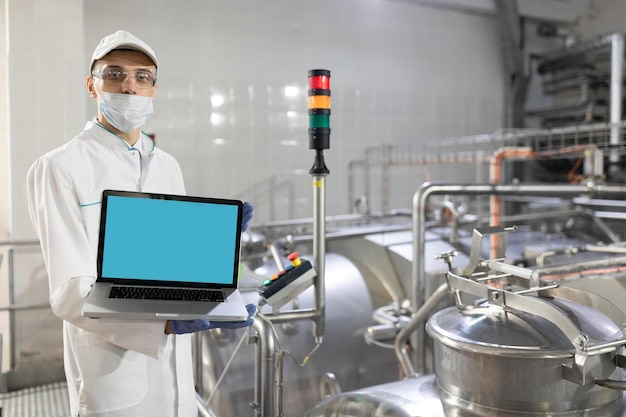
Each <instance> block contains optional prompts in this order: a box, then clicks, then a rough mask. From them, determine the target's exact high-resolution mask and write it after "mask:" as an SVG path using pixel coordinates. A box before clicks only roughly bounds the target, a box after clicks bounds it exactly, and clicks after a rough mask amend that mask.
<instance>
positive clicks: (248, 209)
mask: <svg viewBox="0 0 626 417" xmlns="http://www.w3.org/2000/svg"><path fill="white" fill-rule="evenodd" d="M253 211H254V207H252V204H250V203H248V202H247V201H244V202H243V213H242V216H241V231H242V232H245V231H246V230H248V223H250V220H252V212H253Z"/></svg>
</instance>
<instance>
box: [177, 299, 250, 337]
mask: <svg viewBox="0 0 626 417" xmlns="http://www.w3.org/2000/svg"><path fill="white" fill-rule="evenodd" d="M246 310H248V319H247V320H244V321H215V322H213V323H211V322H210V321H208V320H207V319H198V320H172V331H173V332H174V333H176V334H185V333H195V332H201V331H204V330H210V329H219V328H221V329H239V328H241V327H248V326H250V325H251V324H252V323H254V319H253V318H252V316H253V315H254V313H255V312H256V306H255V305H254V304H248V305H246Z"/></svg>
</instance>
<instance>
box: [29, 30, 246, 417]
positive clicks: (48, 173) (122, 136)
mask: <svg viewBox="0 0 626 417" xmlns="http://www.w3.org/2000/svg"><path fill="white" fill-rule="evenodd" d="M157 68H158V61H157V57H156V54H155V53H154V51H153V50H152V48H150V46H148V45H147V44H146V43H144V42H143V41H141V40H140V39H138V38H137V37H135V36H133V35H132V34H130V33H128V32H126V31H117V32H115V33H113V34H111V35H109V36H107V37H105V38H104V39H102V41H101V42H100V44H99V45H98V46H97V47H96V49H95V51H94V53H93V57H92V59H91V62H90V64H89V75H88V76H87V80H86V86H87V91H88V93H89V95H90V96H91V97H92V98H93V99H94V100H95V101H96V103H97V105H98V114H97V117H96V118H95V119H94V120H93V121H90V122H88V123H87V126H86V127H85V130H84V131H83V132H82V133H80V134H79V135H78V136H76V137H75V138H74V139H72V140H71V141H70V142H68V143H66V144H65V145H63V146H61V147H59V148H57V149H55V150H53V151H51V152H49V153H47V154H46V155H44V156H42V157H41V158H39V159H38V160H37V161H36V162H35V163H34V164H33V166H32V167H31V168H30V170H29V172H28V176H27V187H28V189H27V196H28V206H29V211H30V215H31V219H32V222H33V225H34V226H35V229H36V231H37V233H38V235H39V239H40V241H41V247H42V251H43V257H44V261H45V263H46V268H47V271H48V275H49V284H50V305H51V307H52V311H53V313H54V314H55V315H57V316H58V317H60V318H62V319H63V342H64V361H65V373H66V377H67V382H68V389H69V393H70V407H71V413H72V414H71V415H72V417H76V416H78V415H80V417H103V416H107V417H122V416H123V417H130V416H132V417H137V416H163V417H196V416H197V407H196V402H195V390H194V382H193V371H192V356H191V341H190V335H189V333H191V332H195V331H200V330H206V329H209V328H213V327H214V326H213V324H212V323H209V322H208V321H206V320H204V321H203V320H197V321H189V322H184V321H168V322H164V321H138V320H126V321H125V320H117V319H89V318H86V317H83V316H81V308H82V305H83V303H84V300H85V297H86V296H87V294H88V292H89V290H90V288H91V286H92V285H93V283H94V281H95V277H96V256H97V242H98V230H99V216H100V204H99V203H100V199H101V194H102V191H103V190H104V189H107V188H109V189H118V190H134V191H145V192H159V193H169V194H184V193H185V187H184V183H183V176H182V173H181V169H180V167H179V165H178V163H177V161H176V160H175V159H174V158H173V157H172V156H171V155H169V154H167V153H166V152H164V151H163V150H161V149H159V148H157V147H155V145H154V143H153V142H152V140H151V139H150V138H149V137H148V136H147V135H146V134H144V133H142V132H141V130H140V127H141V126H142V125H143V124H144V123H145V122H146V120H147V119H148V117H150V115H151V114H152V101H153V99H154V95H155V93H156V90H157V87H158V86H157V82H156V80H157ZM128 216H131V217H134V218H136V220H137V230H136V231H133V233H135V232H138V233H140V232H141V228H143V227H145V228H147V227H154V225H151V224H145V223H142V219H141V213H128ZM251 218H252V206H251V205H249V204H247V203H246V204H245V205H244V224H243V230H245V228H246V227H247V223H248V222H249V221H250V220H251ZM127 251H128V256H130V257H132V256H133V248H132V247H129V248H127ZM248 311H249V313H250V317H249V319H248V320H247V321H245V322H238V323H221V324H217V325H216V327H217V326H222V327H230V328H236V327H243V326H249V325H250V324H251V323H252V318H251V316H252V314H253V313H254V307H253V306H249V310H248Z"/></svg>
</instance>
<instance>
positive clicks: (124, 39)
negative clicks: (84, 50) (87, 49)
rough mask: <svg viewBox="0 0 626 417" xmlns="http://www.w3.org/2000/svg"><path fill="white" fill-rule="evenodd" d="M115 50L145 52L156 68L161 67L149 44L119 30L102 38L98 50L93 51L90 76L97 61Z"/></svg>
mask: <svg viewBox="0 0 626 417" xmlns="http://www.w3.org/2000/svg"><path fill="white" fill-rule="evenodd" d="M114 49H131V50H133V51H139V52H143V53H144V54H146V55H147V56H148V58H150V59H151V60H152V62H154V65H155V66H157V67H158V66H159V61H158V60H157V57H156V54H155V53H154V51H153V50H152V48H150V47H149V46H148V44H147V43H145V42H144V41H142V40H141V39H139V38H138V37H136V36H135V35H133V34H132V33H130V32H127V31H125V30H118V31H117V32H115V33H112V34H110V35H109V36H106V37H104V38H102V40H101V41H100V43H99V44H98V46H97V47H96V50H95V51H93V55H92V56H91V63H90V64H89V74H91V70H92V69H93V64H94V62H96V61H97V60H99V59H101V58H103V57H104V56H105V55H106V54H108V53H109V52H111V51H112V50H114Z"/></svg>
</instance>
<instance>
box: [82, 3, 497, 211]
mask: <svg viewBox="0 0 626 417" xmlns="http://www.w3.org/2000/svg"><path fill="white" fill-rule="evenodd" d="M85 24H86V27H87V28H89V30H88V31H87V32H86V34H85V35H86V36H85V38H86V43H85V44H86V48H87V50H88V52H91V49H92V48H93V47H95V45H96V44H97V42H98V40H99V39H100V38H101V37H102V36H104V35H106V34H108V33H110V32H112V31H114V30H116V29H119V28H125V29H128V30H130V31H132V32H134V33H135V34H137V35H138V36H140V37H142V38H144V39H145V40H146V41H147V42H148V43H150V44H151V45H152V46H153V47H154V49H155V50H156V51H157V54H158V56H159V60H160V62H161V68H160V70H159V84H160V86H159V90H158V92H157V101H156V104H155V106H156V111H155V114H154V116H153V117H152V119H151V120H150V121H149V123H148V126H147V130H148V131H151V132H153V133H155V134H156V135H157V141H158V143H159V144H160V145H161V146H162V147H163V148H165V149H166V150H168V151H170V152H171V153H173V154H174V155H175V156H176V157H177V158H178V160H179V161H180V163H181V165H182V166H183V170H184V174H185V177H186V183H187V188H188V192H189V193H192V194H202V195H216V196H234V197H238V198H243V199H246V200H249V201H251V202H252V203H253V204H254V205H255V208H256V212H255V213H256V217H255V219H256V220H257V221H261V220H270V219H285V218H289V217H309V216H311V215H312V203H311V196H312V193H313V192H312V187H311V180H310V175H309V174H308V171H309V169H310V168H311V166H312V164H313V155H314V152H313V151H312V150H309V148H308V146H309V144H308V133H307V128H308V116H307V114H306V110H307V97H306V94H307V91H306V88H307V71H308V70H309V69H313V68H326V69H329V70H331V72H332V76H331V89H332V100H331V101H332V103H331V107H332V115H331V118H330V123H331V128H332V134H331V149H329V150H328V151H325V156H326V163H327V166H328V168H329V169H330V171H331V173H330V176H329V177H328V178H327V182H326V184H327V197H328V198H327V213H328V214H340V213H346V212H347V211H348V207H347V205H348V204H347V201H346V198H345V196H346V195H347V165H348V162H349V161H351V160H355V159H361V158H362V157H363V151H364V149H365V148H366V147H368V146H372V145H377V144H381V143H397V142H412V141H416V140H431V139H439V138H443V137H451V136H459V135H467V134H476V133H484V132H491V131H493V130H495V129H498V128H500V127H502V126H501V120H502V100H503V99H502V97H503V76H502V73H501V64H500V43H499V39H498V32H497V24H496V21H495V19H494V17H493V16H481V15H477V14H466V13H461V12H455V11H447V10H442V9H435V8H430V7H424V6H420V5H412V4H407V3H406V2H393V1H381V0H341V1H336V0H316V1H314V2H312V1H306V0H271V1H262V2H260V1H256V0H238V1H231V2H224V1H219V0H187V1H185V2H171V1H167V0H135V1H133V2H132V3H130V5H129V3H128V1H127V0H111V1H107V2H86V3H85ZM286 86H297V87H299V88H300V92H301V93H300V95H299V96H298V97H295V98H289V99H288V98H286V97H285V96H284V88H285V87H286ZM213 93H220V94H223V95H225V96H226V97H227V101H226V103H225V104H224V105H223V106H222V107H221V108H219V109H213V108H212V106H211V103H210V96H211V94H213ZM92 107H93V106H92ZM288 110H292V111H296V112H297V113H298V116H297V117H295V118H289V117H287V111H288ZM213 111H215V112H218V113H220V114H222V115H223V116H224V117H225V122H224V123H223V124H222V125H220V126H213V125H211V123H210V115H211V113H212V112H213ZM215 138H223V139H225V140H226V143H225V144H224V145H221V146H218V145H215V144H214V143H213V140H214V139H215ZM271 177H275V178H277V182H283V181H289V182H290V183H291V186H292V188H293V190H294V198H293V199H291V201H288V199H287V197H288V195H289V194H288V192H287V190H286V189H284V188H281V189H279V190H278V191H277V194H278V197H279V198H280V199H279V202H278V204H277V207H278V209H277V212H276V213H275V214H272V213H271V211H270V204H269V196H268V194H269V192H268V190H267V188H266V184H267V182H268V179H269V178H271ZM415 188H417V184H415ZM409 198H410V197H409ZM290 205H292V206H293V208H294V209H293V212H290V211H289V209H288V207H290Z"/></svg>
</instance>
